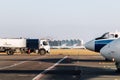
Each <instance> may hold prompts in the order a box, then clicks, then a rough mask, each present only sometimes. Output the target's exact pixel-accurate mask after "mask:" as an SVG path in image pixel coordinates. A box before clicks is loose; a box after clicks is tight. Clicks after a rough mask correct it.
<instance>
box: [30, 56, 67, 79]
mask: <svg viewBox="0 0 120 80" xmlns="http://www.w3.org/2000/svg"><path fill="white" fill-rule="evenodd" d="M66 58H68V56H65V57H64V58H62V59H60V60H59V61H58V62H57V63H55V64H54V65H52V66H51V67H49V68H47V69H45V70H44V71H43V72H41V73H40V74H38V75H37V76H36V77H34V78H33V79H32V80H40V79H41V78H42V77H43V76H44V74H45V73H47V72H48V71H50V70H52V69H53V68H54V67H56V66H57V65H59V64H60V63H61V62H62V61H63V60H65V59H66Z"/></svg>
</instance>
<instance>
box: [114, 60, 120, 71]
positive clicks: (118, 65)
mask: <svg viewBox="0 0 120 80" xmlns="http://www.w3.org/2000/svg"><path fill="white" fill-rule="evenodd" d="M115 65H116V68H117V72H120V63H119V62H116V63H115Z"/></svg>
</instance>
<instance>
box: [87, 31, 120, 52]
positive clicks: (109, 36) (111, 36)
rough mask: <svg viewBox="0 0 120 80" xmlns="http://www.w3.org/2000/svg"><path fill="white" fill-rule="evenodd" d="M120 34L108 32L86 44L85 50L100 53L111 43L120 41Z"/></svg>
mask: <svg viewBox="0 0 120 80" xmlns="http://www.w3.org/2000/svg"><path fill="white" fill-rule="evenodd" d="M119 37H120V32H117V31H116V32H107V33H104V34H103V35H102V36H100V37H98V38H95V39H93V40H91V41H89V42H87V43H86V44H85V48H86V49H88V50H91V51H95V52H100V49H101V48H102V47H104V46H105V45H106V44H108V43H110V42H111V41H113V40H115V39H118V38H119Z"/></svg>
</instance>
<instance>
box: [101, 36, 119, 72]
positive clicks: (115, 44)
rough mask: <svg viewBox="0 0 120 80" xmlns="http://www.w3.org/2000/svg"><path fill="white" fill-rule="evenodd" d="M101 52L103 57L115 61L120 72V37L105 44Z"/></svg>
mask: <svg viewBox="0 0 120 80" xmlns="http://www.w3.org/2000/svg"><path fill="white" fill-rule="evenodd" d="M100 53H101V55H102V56H103V57H105V58H107V59H109V60H112V61H115V65H116V68H117V71H118V72H120V38H118V39H116V40H114V41H112V42H111V43H109V44H107V45H105V46H104V47H103V48H102V49H101V50H100Z"/></svg>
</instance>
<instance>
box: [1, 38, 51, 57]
mask: <svg viewBox="0 0 120 80" xmlns="http://www.w3.org/2000/svg"><path fill="white" fill-rule="evenodd" d="M0 51H2V52H6V53H7V54H8V55H13V54H14V53H15V52H21V53H28V54H30V53H31V52H35V53H38V54H41V55H44V54H46V53H49V52H50V46H49V43H48V41H47V40H40V39H0Z"/></svg>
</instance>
